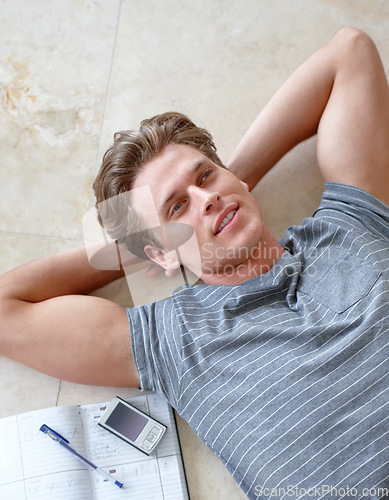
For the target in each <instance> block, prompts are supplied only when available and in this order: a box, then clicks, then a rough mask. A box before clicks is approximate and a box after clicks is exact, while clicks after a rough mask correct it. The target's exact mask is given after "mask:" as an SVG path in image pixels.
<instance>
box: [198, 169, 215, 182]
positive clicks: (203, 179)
mask: <svg viewBox="0 0 389 500" xmlns="http://www.w3.org/2000/svg"><path fill="white" fill-rule="evenodd" d="M211 174H212V170H211V169H207V170H205V171H204V172H203V173H202V174H201V179H200V183H201V182H204V181H206V180H207V179H208V177H209V176H210V175H211Z"/></svg>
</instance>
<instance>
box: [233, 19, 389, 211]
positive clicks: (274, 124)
mask: <svg viewBox="0 0 389 500" xmlns="http://www.w3.org/2000/svg"><path fill="white" fill-rule="evenodd" d="M316 133H317V135H318V142H317V144H318V146H317V155H318V162H319V167H320V169H321V172H322V175H323V178H324V180H325V181H329V182H340V183H344V184H350V185H353V186H357V187H360V188H362V189H365V190H367V191H370V192H371V193H372V194H374V195H375V196H377V197H378V198H380V199H381V200H382V201H384V202H385V203H389V165H388V163H389V161H388V158H389V90H388V83H387V80H386V76H385V72H384V69H383V66H382V63H381V60H380V57H379V54H378V52H377V49H376V47H375V45H374V44H373V42H372V41H371V39H370V38H369V37H368V36H367V35H365V34H364V33H362V32H360V31H359V30H356V29H354V28H345V29H343V30H342V31H340V32H339V33H338V35H337V36H335V37H334V38H333V39H332V40H331V41H330V42H329V43H328V44H326V45H325V46H324V47H322V48H321V49H320V50H318V51H317V52H316V53H315V54H313V55H312V56H311V57H310V58H309V59H308V60H307V61H306V62H305V63H303V64H302V65H301V66H300V67H299V68H298V69H297V70H296V71H295V72H294V73H293V74H292V76H291V77H290V78H289V79H288V80H287V81H286V82H285V84H284V85H283V86H282V87H281V88H280V90H279V91H278V92H277V93H276V94H275V95H274V97H273V98H272V99H271V100H270V101H269V103H268V104H267V106H266V107H265V108H264V109H263V111H262V112H261V113H260V114H259V115H258V117H257V119H256V120H255V121H254V123H253V125H252V126H251V127H250V128H249V130H248V132H247V133H246V135H245V136H244V137H243V139H242V141H241V142H240V143H239V145H238V147H237V148H236V150H235V151H234V153H233V155H232V157H231V160H230V162H229V168H230V169H231V170H232V171H233V172H235V173H236V174H237V175H238V176H239V177H240V178H242V179H243V180H245V181H246V182H247V183H248V184H249V187H250V188H253V187H254V186H255V185H256V184H257V182H258V181H259V180H260V179H261V178H262V177H263V176H264V175H265V174H266V173H267V172H268V171H269V170H270V169H271V168H272V167H273V166H274V165H275V164H276V163H277V162H278V160H279V159H280V158H281V157H282V156H283V155H285V154H286V153H287V152H288V151H289V150H291V149H292V148H293V147H294V146H296V145H297V144H298V143H300V142H302V141H304V140H305V139H307V138H309V137H311V136H313V135H314V134H316Z"/></svg>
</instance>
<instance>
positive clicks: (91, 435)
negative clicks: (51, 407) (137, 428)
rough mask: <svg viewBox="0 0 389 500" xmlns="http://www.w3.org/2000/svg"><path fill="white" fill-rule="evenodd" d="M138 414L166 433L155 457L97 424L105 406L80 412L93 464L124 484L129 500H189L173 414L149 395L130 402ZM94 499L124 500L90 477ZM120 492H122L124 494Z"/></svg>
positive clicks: (99, 477) (155, 397)
mask: <svg viewBox="0 0 389 500" xmlns="http://www.w3.org/2000/svg"><path fill="white" fill-rule="evenodd" d="M128 401H130V402H131V404H133V405H134V406H136V407H137V408H139V410H142V411H144V412H145V413H148V414H149V415H151V416H152V417H154V418H155V419H156V420H159V421H160V422H162V423H163V424H165V425H166V426H167V428H168V429H167V431H166V433H165V435H164V437H163V439H162V441H161V443H160V444H159V445H158V448H157V450H156V452H155V453H153V454H152V455H150V456H147V455H145V454H144V453H142V452H140V451H139V450H137V449H135V448H133V447H132V446H130V445H129V444H127V443H126V442H124V441H123V440H121V439H120V438H118V437H116V436H114V435H113V434H111V433H110V432H108V431H107V430H105V429H103V428H101V427H99V426H98V425H96V424H97V422H98V420H99V418H100V416H101V415H102V414H103V412H104V410H105V408H106V405H101V404H96V405H88V406H84V407H83V408H82V411H83V420H84V430H85V440H86V447H87V452H88V456H89V457H90V459H91V460H92V462H94V463H96V464H99V466H100V467H101V468H102V469H103V470H105V471H106V472H108V473H109V472H110V473H112V474H114V475H115V478H116V479H118V480H119V481H120V482H122V483H124V487H123V490H124V489H125V490H126V492H127V494H130V493H131V498H134V499H137V498H139V499H142V500H147V499H150V500H157V499H172V498H174V499H177V500H179V499H183V500H186V499H188V498H189V497H188V493H187V488H186V481H185V473H184V468H183V464H182V459H181V456H180V447H179V442H178V437H177V430H176V425H175V421H174V415H173V411H172V409H171V407H170V406H168V405H167V404H166V403H165V402H164V401H163V400H162V399H161V398H160V397H159V396H157V395H155V394H151V395H150V394H149V395H147V396H141V397H137V398H132V399H129V400H128ZM91 482H92V487H93V490H94V498H96V499H98V500H103V499H107V500H110V499H112V500H114V499H116V498H123V496H122V494H121V491H120V490H118V491H114V492H112V485H110V484H109V483H108V482H107V481H104V479H103V478H102V477H101V476H98V475H97V474H93V473H92V474H91ZM123 490H122V491H123Z"/></svg>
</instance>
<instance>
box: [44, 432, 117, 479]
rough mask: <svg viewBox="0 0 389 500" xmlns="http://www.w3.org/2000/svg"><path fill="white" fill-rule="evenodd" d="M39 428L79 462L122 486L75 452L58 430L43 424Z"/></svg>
mask: <svg viewBox="0 0 389 500" xmlns="http://www.w3.org/2000/svg"><path fill="white" fill-rule="evenodd" d="M39 430H40V431H42V432H43V433H44V434H47V435H48V436H49V437H50V438H51V439H52V440H53V441H55V442H56V443H58V444H60V445H61V446H63V447H64V448H65V450H68V451H70V453H72V454H73V455H74V456H75V457H76V458H78V459H79V460H81V462H84V463H85V464H87V465H89V467H92V469H94V470H95V471H96V472H98V473H99V474H101V475H102V476H103V477H105V479H108V481H111V482H112V483H114V484H116V486H118V487H119V488H121V487H122V486H123V483H120V482H119V481H117V480H116V479H115V478H114V477H113V476H111V475H110V474H108V473H107V472H105V471H103V469H100V467H97V465H94V464H92V462H90V461H89V460H88V459H87V458H85V457H83V456H82V455H80V454H79V453H77V452H76V450H73V448H71V447H70V446H69V441H68V440H67V439H65V438H64V437H63V436H61V434H58V432H55V431H54V430H53V429H51V428H50V427H49V426H48V425H46V424H43V425H42V426H41V427H40V429H39Z"/></svg>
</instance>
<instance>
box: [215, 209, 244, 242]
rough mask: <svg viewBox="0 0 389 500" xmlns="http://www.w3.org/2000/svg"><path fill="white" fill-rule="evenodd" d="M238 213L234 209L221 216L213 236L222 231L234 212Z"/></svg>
mask: <svg viewBox="0 0 389 500" xmlns="http://www.w3.org/2000/svg"><path fill="white" fill-rule="evenodd" d="M237 211H238V208H234V209H232V210H230V211H229V212H228V213H227V214H226V215H224V216H223V218H222V220H221V221H220V219H219V220H218V221H217V224H218V225H217V229H216V231H215V233H214V234H215V235H216V234H219V233H220V231H222V230H223V229H224V228H225V227H226V226H227V225H228V224H229V223H230V222H231V221H232V219H233V218H234V217H235V214H236V212H237Z"/></svg>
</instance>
